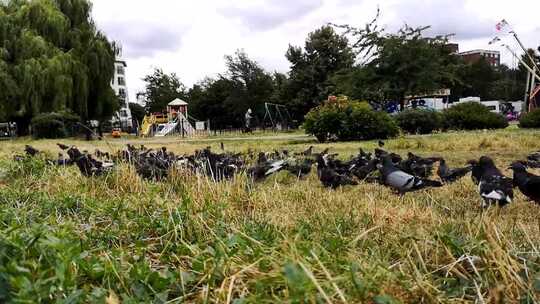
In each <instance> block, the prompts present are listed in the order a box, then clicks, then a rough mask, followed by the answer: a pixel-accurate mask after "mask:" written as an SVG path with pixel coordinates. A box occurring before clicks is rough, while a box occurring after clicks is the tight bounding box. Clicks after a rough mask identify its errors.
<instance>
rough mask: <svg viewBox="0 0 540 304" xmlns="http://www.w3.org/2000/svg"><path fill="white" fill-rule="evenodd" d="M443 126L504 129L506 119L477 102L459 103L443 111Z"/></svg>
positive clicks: (468, 128)
mask: <svg viewBox="0 0 540 304" xmlns="http://www.w3.org/2000/svg"><path fill="white" fill-rule="evenodd" d="M443 117H444V127H445V128H447V129H452V130H481V129H504V128H506V127H508V121H507V120H506V118H505V117H504V116H502V115H500V114H497V113H493V112H490V111H489V109H488V108H487V107H486V106H484V105H482V104H481V103H478V102H465V103H460V104H458V105H455V106H453V107H451V108H450V109H447V110H445V111H444V112H443Z"/></svg>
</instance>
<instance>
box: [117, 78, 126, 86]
mask: <svg viewBox="0 0 540 304" xmlns="http://www.w3.org/2000/svg"><path fill="white" fill-rule="evenodd" d="M118 85H121V86H125V85H126V80H125V79H124V77H118Z"/></svg>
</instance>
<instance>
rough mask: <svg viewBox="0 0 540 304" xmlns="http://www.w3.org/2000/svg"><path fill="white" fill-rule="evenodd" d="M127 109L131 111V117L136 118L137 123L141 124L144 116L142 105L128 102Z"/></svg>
mask: <svg viewBox="0 0 540 304" xmlns="http://www.w3.org/2000/svg"><path fill="white" fill-rule="evenodd" d="M129 110H130V111H131V116H133V119H135V120H137V123H138V124H139V125H141V124H142V121H143V119H144V116H145V115H146V111H145V109H144V107H143V106H141V105H140V104H138V103H134V102H130V103H129Z"/></svg>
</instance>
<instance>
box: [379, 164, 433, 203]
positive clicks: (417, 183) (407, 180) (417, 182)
mask: <svg viewBox="0 0 540 304" xmlns="http://www.w3.org/2000/svg"><path fill="white" fill-rule="evenodd" d="M379 171H380V173H381V181H382V183H383V184H384V185H386V186H388V187H390V188H392V189H394V190H396V191H397V192H398V193H399V194H400V195H404V194H405V193H407V192H412V191H417V190H421V189H425V188H429V187H442V183H440V182H438V181H432V180H428V179H423V178H420V177H417V176H414V175H411V174H409V173H406V172H404V171H403V170H401V169H399V168H398V167H397V166H396V165H395V164H394V163H393V161H392V157H391V156H390V155H387V156H386V157H385V158H384V159H383V162H382V165H379Z"/></svg>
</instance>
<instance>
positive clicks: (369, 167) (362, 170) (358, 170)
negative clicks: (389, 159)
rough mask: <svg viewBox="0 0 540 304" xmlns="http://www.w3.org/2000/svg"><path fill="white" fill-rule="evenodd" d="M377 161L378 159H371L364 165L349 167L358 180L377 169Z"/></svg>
mask: <svg viewBox="0 0 540 304" xmlns="http://www.w3.org/2000/svg"><path fill="white" fill-rule="evenodd" d="M378 163H379V160H378V159H372V160H370V161H369V162H368V163H367V164H366V165H364V166H355V167H353V168H351V170H350V171H351V173H352V174H353V175H354V176H356V178H358V179H359V180H366V179H368V177H370V176H371V175H372V174H373V173H374V172H376V171H377V164H378Z"/></svg>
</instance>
